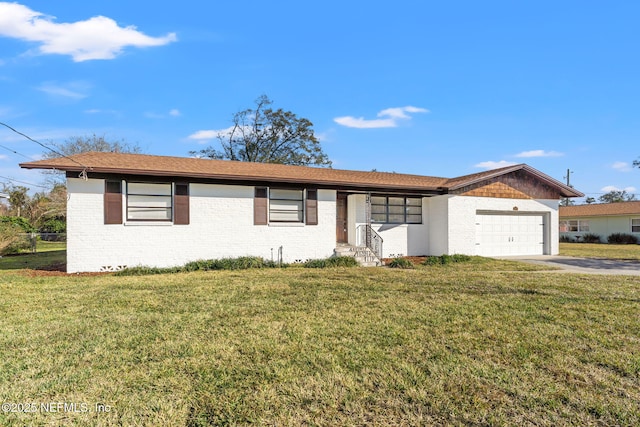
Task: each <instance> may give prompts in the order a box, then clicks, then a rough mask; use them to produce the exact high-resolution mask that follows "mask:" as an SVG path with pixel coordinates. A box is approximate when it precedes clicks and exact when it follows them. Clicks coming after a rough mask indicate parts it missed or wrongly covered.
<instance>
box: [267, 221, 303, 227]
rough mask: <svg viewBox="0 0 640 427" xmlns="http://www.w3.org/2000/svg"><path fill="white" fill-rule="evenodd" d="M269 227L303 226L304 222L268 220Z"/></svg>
mask: <svg viewBox="0 0 640 427" xmlns="http://www.w3.org/2000/svg"><path fill="white" fill-rule="evenodd" d="M269 227H304V222H270V223H269Z"/></svg>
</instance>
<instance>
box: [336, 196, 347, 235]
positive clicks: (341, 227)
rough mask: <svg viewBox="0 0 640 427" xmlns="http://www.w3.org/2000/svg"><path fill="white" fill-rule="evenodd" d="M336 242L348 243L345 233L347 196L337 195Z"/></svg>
mask: <svg viewBox="0 0 640 427" xmlns="http://www.w3.org/2000/svg"><path fill="white" fill-rule="evenodd" d="M336 209H337V212H336V241H337V242H338V243H348V242H349V234H348V233H347V195H346V194H345V193H338V195H337V199H336Z"/></svg>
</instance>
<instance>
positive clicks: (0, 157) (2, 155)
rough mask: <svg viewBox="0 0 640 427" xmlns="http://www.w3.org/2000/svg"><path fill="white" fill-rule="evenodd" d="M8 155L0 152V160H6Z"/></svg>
mask: <svg viewBox="0 0 640 427" xmlns="http://www.w3.org/2000/svg"><path fill="white" fill-rule="evenodd" d="M8 158H9V156H5V155H4V154H0V160H7V159H8Z"/></svg>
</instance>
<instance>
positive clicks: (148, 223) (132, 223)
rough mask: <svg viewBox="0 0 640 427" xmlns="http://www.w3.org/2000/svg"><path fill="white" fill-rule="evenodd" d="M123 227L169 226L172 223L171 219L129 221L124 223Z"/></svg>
mask: <svg viewBox="0 0 640 427" xmlns="http://www.w3.org/2000/svg"><path fill="white" fill-rule="evenodd" d="M124 225H125V227H130V226H134V227H138V226H142V227H144V226H153V227H156V226H164V227H169V226H172V225H173V221H129V222H125V223H124Z"/></svg>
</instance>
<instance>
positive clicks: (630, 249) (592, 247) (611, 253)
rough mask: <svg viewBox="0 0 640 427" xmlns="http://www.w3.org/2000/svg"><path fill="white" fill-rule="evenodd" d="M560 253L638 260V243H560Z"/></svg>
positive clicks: (639, 254) (639, 251) (639, 252)
mask: <svg viewBox="0 0 640 427" xmlns="http://www.w3.org/2000/svg"><path fill="white" fill-rule="evenodd" d="M560 255H567V256H577V257H587V258H609V259H629V260H640V245H609V244H599V243H560Z"/></svg>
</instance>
